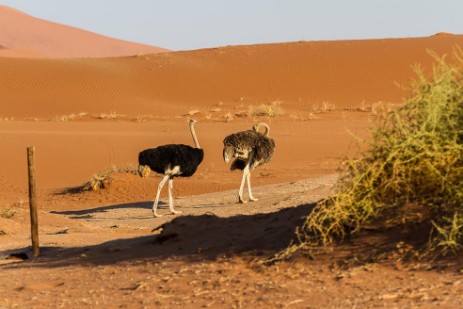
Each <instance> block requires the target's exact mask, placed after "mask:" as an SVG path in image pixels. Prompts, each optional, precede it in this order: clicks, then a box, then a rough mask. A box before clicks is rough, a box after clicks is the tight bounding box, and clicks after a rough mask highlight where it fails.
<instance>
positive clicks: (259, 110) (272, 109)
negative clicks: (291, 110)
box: [248, 101, 284, 117]
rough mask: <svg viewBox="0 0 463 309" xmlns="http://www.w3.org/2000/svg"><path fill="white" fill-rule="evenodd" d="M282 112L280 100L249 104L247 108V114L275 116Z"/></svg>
mask: <svg viewBox="0 0 463 309" xmlns="http://www.w3.org/2000/svg"><path fill="white" fill-rule="evenodd" d="M282 114H284V110H283V108H282V107H281V102H279V101H274V102H272V103H270V104H261V105H257V106H254V105H250V106H249V108H248V116H268V117H275V116H279V115H282Z"/></svg>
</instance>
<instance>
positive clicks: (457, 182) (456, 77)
mask: <svg viewBox="0 0 463 309" xmlns="http://www.w3.org/2000/svg"><path fill="white" fill-rule="evenodd" d="M432 56H433V57H434V58H435V60H436V64H435V65H434V67H433V70H432V74H427V75H425V74H424V72H423V70H422V69H421V68H420V67H419V66H417V67H416V69H415V71H416V74H417V78H416V79H415V80H414V81H413V82H412V85H411V95H410V98H409V99H407V100H406V101H405V102H404V104H403V105H402V107H400V108H398V109H396V110H394V111H392V112H389V113H388V114H387V115H386V117H385V118H384V119H383V120H381V121H379V123H378V124H377V125H376V127H375V129H374V130H373V132H372V138H371V140H370V142H369V143H368V145H367V147H366V149H367V150H366V151H365V152H363V153H362V154H361V156H360V158H358V159H346V160H345V162H344V164H343V167H344V168H345V169H344V173H343V176H342V177H341V178H340V180H339V181H338V183H337V185H336V190H335V193H334V195H333V196H332V197H330V198H327V199H325V200H322V201H320V202H319V203H318V204H317V205H316V207H315V209H314V210H313V212H312V213H311V214H310V215H309V216H308V217H307V219H306V222H305V224H304V226H303V227H302V228H301V229H300V230H299V236H300V240H301V246H304V245H314V244H316V245H326V244H330V243H333V242H335V241H339V240H342V239H344V238H345V237H347V236H352V235H354V234H355V233H357V232H359V231H361V230H362V229H363V228H364V227H366V226H367V225H369V224H372V223H375V222H379V221H381V222H383V223H387V224H388V226H395V227H399V228H402V229H404V230H410V229H411V228H413V227H416V226H418V225H420V226H428V227H429V228H428V230H427V231H428V233H429V242H428V245H429V244H431V247H433V248H434V249H438V251H439V252H441V253H445V252H447V251H448V250H452V251H455V250H458V249H459V248H460V247H461V246H462V245H463V52H462V51H461V49H457V50H456V51H455V52H454V57H453V58H452V59H451V64H448V63H447V62H446V61H445V57H438V56H436V55H435V54H432ZM428 248H430V247H428Z"/></svg>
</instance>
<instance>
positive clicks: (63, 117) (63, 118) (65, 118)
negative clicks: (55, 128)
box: [53, 112, 88, 121]
mask: <svg viewBox="0 0 463 309" xmlns="http://www.w3.org/2000/svg"><path fill="white" fill-rule="evenodd" d="M87 115H88V113H85V112H81V113H78V114H69V115H61V116H55V118H53V120H54V121H71V120H76V119H80V118H82V117H85V116H87Z"/></svg>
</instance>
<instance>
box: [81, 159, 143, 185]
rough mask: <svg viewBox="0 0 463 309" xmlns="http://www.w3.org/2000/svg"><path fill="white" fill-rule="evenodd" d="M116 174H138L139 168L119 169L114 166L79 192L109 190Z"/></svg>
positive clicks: (93, 177)
mask: <svg viewBox="0 0 463 309" xmlns="http://www.w3.org/2000/svg"><path fill="white" fill-rule="evenodd" d="M115 173H124V174H134V175H136V174H137V168H136V167H133V166H126V167H117V166H116V165H113V166H111V167H109V168H107V169H105V170H103V171H101V172H99V173H97V174H95V175H93V176H92V178H91V179H90V180H89V181H88V182H87V183H85V184H84V185H83V186H82V187H81V188H80V190H78V191H98V190H100V189H107V188H109V187H110V186H111V183H112V181H113V177H112V175H113V174H115Z"/></svg>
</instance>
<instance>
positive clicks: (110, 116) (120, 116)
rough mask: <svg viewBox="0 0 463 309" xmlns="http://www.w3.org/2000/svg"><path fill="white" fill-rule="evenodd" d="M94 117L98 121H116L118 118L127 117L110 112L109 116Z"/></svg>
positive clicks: (103, 114)
mask: <svg viewBox="0 0 463 309" xmlns="http://www.w3.org/2000/svg"><path fill="white" fill-rule="evenodd" d="M93 117H94V118H96V119H102V120H115V119H118V118H122V117H125V115H120V114H118V113H116V112H110V113H109V114H106V113H101V114H100V115H93Z"/></svg>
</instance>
